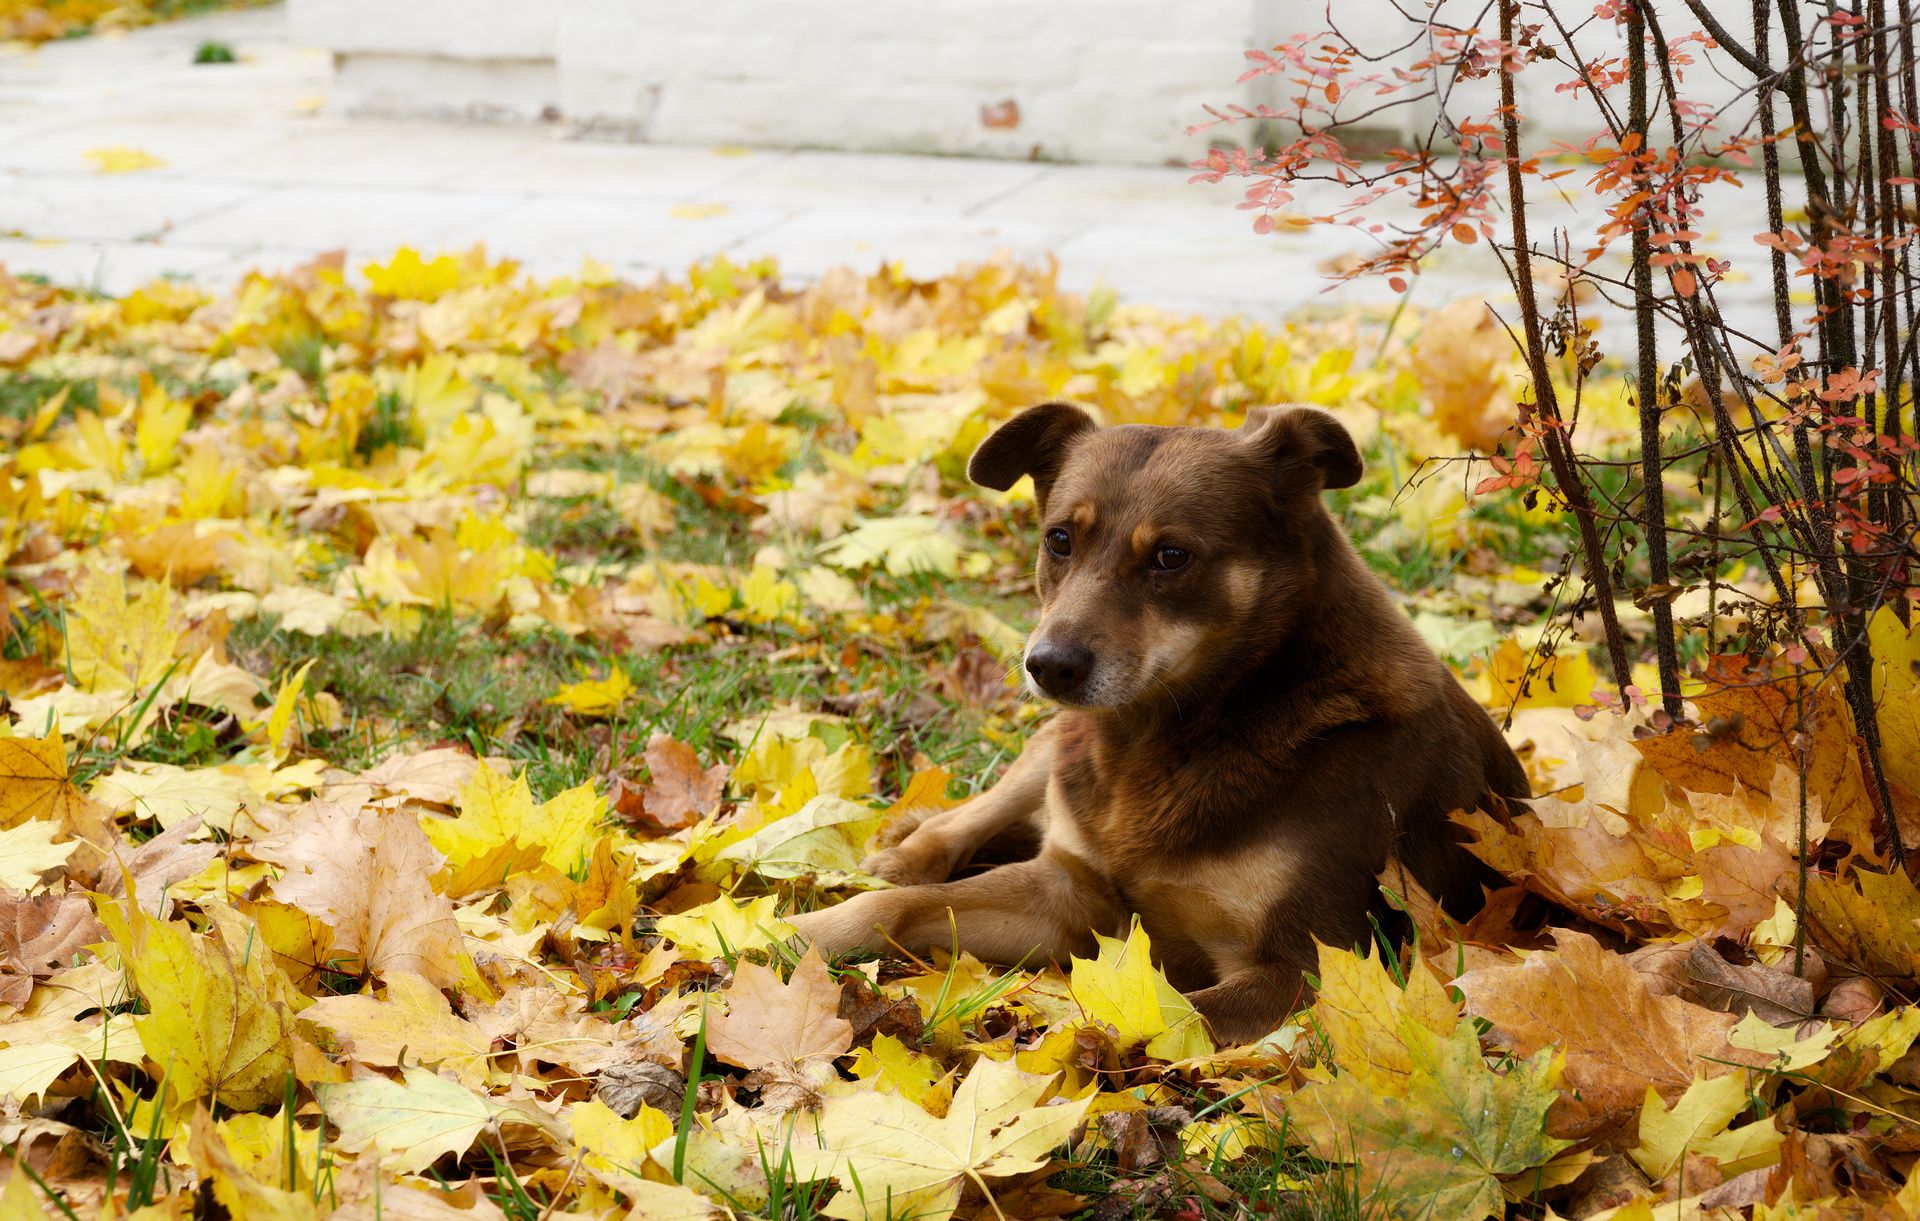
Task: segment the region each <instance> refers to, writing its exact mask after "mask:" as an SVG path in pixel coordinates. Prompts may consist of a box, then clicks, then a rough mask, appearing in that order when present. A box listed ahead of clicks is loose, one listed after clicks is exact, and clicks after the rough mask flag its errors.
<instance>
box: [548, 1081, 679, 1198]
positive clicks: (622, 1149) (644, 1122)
mask: <svg viewBox="0 0 1920 1221" xmlns="http://www.w3.org/2000/svg"><path fill="white" fill-rule="evenodd" d="M567 1128H568V1130H569V1131H570V1132H571V1133H572V1136H573V1144H574V1148H576V1149H577V1150H579V1152H580V1155H581V1157H582V1159H583V1161H584V1164H585V1165H586V1167H587V1169H588V1170H590V1171H592V1172H594V1173H595V1174H598V1175H600V1176H601V1177H603V1178H605V1179H608V1180H609V1181H611V1182H613V1183H614V1184H616V1185H618V1186H622V1187H624V1186H625V1185H627V1184H628V1183H630V1182H635V1181H644V1180H640V1179H639V1170H640V1167H641V1166H643V1165H644V1164H645V1163H646V1160H647V1151H648V1150H650V1149H652V1148H653V1147H654V1146H655V1145H657V1144H659V1143H660V1142H661V1141H664V1140H667V1139H668V1138H670V1137H671V1136H672V1135H673V1120H671V1119H668V1118H667V1117H666V1115H664V1114H662V1113H661V1112H660V1111H657V1110H655V1109H654V1108H653V1107H650V1106H648V1105H646V1104H645V1103H641V1104H640V1109H639V1111H637V1112H635V1114H634V1115H633V1117H632V1118H631V1119H622V1118H620V1116H619V1115H617V1114H615V1113H614V1111H613V1109H612V1108H611V1107H609V1106H607V1104H606V1103H604V1102H601V1101H600V1100H599V1099H597V1098H595V1099H589V1100H588V1101H586V1102H576V1103H574V1104H573V1106H571V1107H570V1108H568V1110H567Z"/></svg>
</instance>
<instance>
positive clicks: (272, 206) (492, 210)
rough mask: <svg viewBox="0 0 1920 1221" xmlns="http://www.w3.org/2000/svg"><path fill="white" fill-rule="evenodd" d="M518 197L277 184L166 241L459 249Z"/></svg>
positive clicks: (230, 246)
mask: <svg viewBox="0 0 1920 1221" xmlns="http://www.w3.org/2000/svg"><path fill="white" fill-rule="evenodd" d="M518 202H520V201H519V200H518V199H517V198H516V197H515V196H511V195H490V194H481V193H454V192H446V191H427V190H417V189H416V190H404V189H379V188H373V187H318V186H284V187H276V188H273V189H271V190H265V191H261V192H259V193H257V194H254V195H250V196H248V197H247V198H246V199H245V200H243V201H242V202H240V203H237V204H235V205H234V206H232V207H230V208H228V209H226V210H224V211H222V212H220V213H218V214H217V215H214V216H211V217H207V218H204V219H201V220H195V221H189V222H187V223H185V224H183V225H180V226H178V227H176V228H175V229H174V230H173V231H172V232H171V233H170V234H169V235H168V240H169V241H177V242H180V243H182V244H185V245H209V246H217V247H220V248H222V249H227V250H233V251H237V252H240V253H246V252H249V251H267V250H304V251H315V252H317V251H321V250H331V249H334V248H337V247H347V248H350V249H354V250H364V251H367V252H368V253H372V252H375V251H390V250H392V249H394V248H395V247H398V246H408V245H411V246H419V247H423V248H425V249H428V250H432V249H438V248H449V249H451V248H464V247H466V246H469V245H471V244H473V243H474V242H476V241H480V240H482V239H483V238H484V237H485V236H486V229H485V226H484V225H483V224H482V223H481V222H483V221H485V220H486V219H487V218H489V217H493V216H497V215H499V214H500V213H502V212H505V211H506V210H507V209H508V208H510V207H512V206H513V205H514V204H516V203H518Z"/></svg>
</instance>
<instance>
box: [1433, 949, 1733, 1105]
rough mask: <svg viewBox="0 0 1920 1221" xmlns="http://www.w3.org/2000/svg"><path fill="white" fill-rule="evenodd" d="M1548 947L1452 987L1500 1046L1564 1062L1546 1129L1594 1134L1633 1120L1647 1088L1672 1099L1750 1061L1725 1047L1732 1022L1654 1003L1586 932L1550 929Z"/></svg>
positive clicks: (1672, 1003) (1673, 1001)
mask: <svg viewBox="0 0 1920 1221" xmlns="http://www.w3.org/2000/svg"><path fill="white" fill-rule="evenodd" d="M1554 943H1555V946H1556V948H1555V949H1553V950H1549V951H1540V952H1536V953H1533V954H1530V955H1528V956H1527V958H1526V959H1525V960H1524V961H1522V962H1517V963H1514V964H1512V965H1510V966H1494V967H1482V968H1479V969H1477V970H1473V971H1469V972H1467V973H1466V974H1465V975H1462V976H1461V977H1460V978H1459V979H1457V980H1455V981H1454V986H1455V987H1457V988H1459V989H1460V990H1461V991H1462V992H1463V993H1465V994H1466V998H1467V1012H1469V1013H1471V1014H1474V1015H1475V1016H1477V1017H1481V1018H1485V1019H1486V1020H1487V1021H1489V1022H1491V1023H1492V1024H1493V1028H1494V1031H1495V1033H1496V1035H1497V1037H1498V1038H1499V1039H1500V1040H1501V1045H1502V1046H1504V1047H1508V1048H1511V1049H1512V1050H1513V1052H1514V1053H1515V1054H1516V1055H1520V1056H1531V1055H1533V1054H1534V1053H1536V1052H1538V1051H1540V1050H1541V1049H1543V1048H1553V1049H1554V1050H1555V1051H1557V1052H1558V1054H1559V1055H1561V1056H1563V1057H1565V1063H1566V1069H1565V1071H1566V1086H1567V1089H1568V1093H1567V1094H1566V1095H1564V1096H1563V1097H1562V1099H1561V1102H1560V1103H1559V1104H1557V1105H1556V1107H1555V1112H1554V1122H1553V1123H1552V1125H1551V1126H1550V1128H1549V1130H1550V1131H1553V1132H1555V1133H1556V1134H1559V1135H1578V1134H1585V1133H1590V1132H1595V1131H1599V1130H1601V1129H1603V1128H1606V1127H1609V1126H1611V1125H1615V1124H1618V1123H1619V1122H1621V1121H1622V1120H1624V1119H1625V1118H1626V1117H1627V1116H1629V1115H1631V1114H1632V1113H1633V1112H1634V1111H1635V1110H1636V1109H1637V1108H1638V1107H1639V1106H1640V1103H1641V1100H1642V1097H1643V1096H1644V1093H1645V1091H1646V1088H1647V1087H1648V1086H1649V1085H1651V1086H1653V1087H1655V1088H1656V1089H1657V1090H1658V1091H1659V1092H1660V1093H1661V1095H1662V1096H1663V1097H1674V1096H1677V1095H1679V1094H1680V1093H1682V1092H1683V1091H1685V1090H1686V1088H1687V1087H1688V1085H1690V1084H1691V1083H1692V1081H1693V1079H1694V1078H1695V1077H1696V1076H1708V1077H1713V1076H1719V1075H1720V1074H1722V1073H1727V1072H1731V1071H1732V1070H1733V1069H1734V1068H1735V1067H1737V1066H1738V1065H1740V1064H1753V1063H1757V1062H1758V1059H1757V1058H1756V1056H1755V1055H1754V1053H1751V1052H1743V1051H1741V1050H1740V1049H1738V1048H1735V1047H1733V1046H1732V1045H1730V1044H1729V1043H1728V1042H1727V1034H1728V1032H1729V1031H1731V1030H1732V1029H1733V1026H1734V1022H1735V1018H1734V1017H1733V1015H1731V1014H1726V1013H1715V1012H1713V1011H1712V1010H1710V1009H1704V1008H1702V1007H1700V1006H1699V1005H1695V1004H1692V1003H1690V1002H1687V1001H1684V1000H1681V999H1680V998H1678V997H1674V996H1654V995H1652V994H1651V993H1649V992H1648V991H1647V986H1646V984H1644V983H1643V982H1641V980H1640V977H1639V976H1638V975H1636V974H1635V973H1634V971H1633V969H1632V968H1631V967H1629V966H1628V965H1627V964H1626V960H1625V959H1624V958H1622V957H1620V956H1619V955H1616V954H1611V953H1608V952H1607V951H1606V950H1605V949H1603V948H1602V947H1601V945H1600V943H1599V942H1598V941H1595V940H1594V939H1593V938H1592V937H1590V936H1588V935H1586V934H1585V933H1580V932H1576V931H1574V930H1572V929H1555V930H1554Z"/></svg>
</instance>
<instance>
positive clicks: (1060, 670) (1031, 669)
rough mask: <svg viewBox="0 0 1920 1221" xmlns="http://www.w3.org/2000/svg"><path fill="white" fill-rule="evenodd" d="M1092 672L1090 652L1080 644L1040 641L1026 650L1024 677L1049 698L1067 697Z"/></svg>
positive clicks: (1091, 654) (1091, 655) (1091, 652)
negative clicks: (1025, 671)
mask: <svg viewBox="0 0 1920 1221" xmlns="http://www.w3.org/2000/svg"><path fill="white" fill-rule="evenodd" d="M1092 671H1093V650H1092V649H1090V648H1088V647H1087V646H1086V645H1084V644H1053V643H1051V642H1049V641H1042V642H1041V643H1039V644H1036V645H1034V646H1033V647H1032V648H1030V649H1028V650H1027V673H1029V674H1031V675H1033V681H1034V682H1036V683H1038V684H1039V685H1040V689H1041V690H1042V691H1044V692H1046V693H1047V694H1048V695H1052V696H1056V697H1057V696H1062V695H1067V694H1069V693H1071V692H1072V691H1073V690H1074V689H1075V688H1076V687H1078V686H1079V685H1080V684H1081V683H1083V682H1085V681H1086V680H1087V675H1088V674H1090V673H1092Z"/></svg>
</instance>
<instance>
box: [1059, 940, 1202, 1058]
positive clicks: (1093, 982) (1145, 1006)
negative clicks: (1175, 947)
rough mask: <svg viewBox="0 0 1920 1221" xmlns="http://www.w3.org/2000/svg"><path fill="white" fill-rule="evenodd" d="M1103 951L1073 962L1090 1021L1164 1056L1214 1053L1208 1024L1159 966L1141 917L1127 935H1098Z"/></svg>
mask: <svg viewBox="0 0 1920 1221" xmlns="http://www.w3.org/2000/svg"><path fill="white" fill-rule="evenodd" d="M1094 940H1095V941H1096V942H1098V944H1099V947H1100V948H1099V953H1098V955H1097V956H1096V957H1093V958H1075V959H1074V960H1073V970H1072V981H1073V997H1074V999H1075V1000H1077V1001H1079V1002H1080V1004H1081V1005H1082V1006H1083V1007H1084V1008H1085V1009H1086V1012H1087V1018H1088V1019H1089V1020H1090V1021H1095V1022H1105V1023H1106V1024H1107V1025H1109V1026H1112V1027H1113V1028H1114V1030H1115V1031H1117V1032H1118V1035H1119V1041H1120V1043H1121V1045H1122V1046H1131V1045H1132V1044H1135V1043H1145V1044H1146V1047H1147V1053H1148V1054H1149V1055H1153V1056H1157V1057H1159V1058H1160V1059H1162V1060H1186V1059H1191V1058H1193V1057H1195V1056H1204V1055H1207V1054H1208V1053H1210V1052H1212V1051H1213V1040H1212V1039H1211V1038H1209V1037H1208V1036H1207V1028H1206V1023H1204V1022H1202V1021H1201V1020H1200V1014H1199V1012H1198V1011H1197V1010H1195V1009H1194V1007H1193V1002H1191V1001H1189V1000H1188V999H1187V998H1186V997H1184V996H1182V995H1180V993H1179V992H1178V991H1176V990H1175V989H1174V987H1173V985H1172V984H1170V983H1168V982H1167V978H1166V976H1164V975H1162V974H1161V973H1160V972H1159V970H1157V969H1156V968H1155V967H1154V965H1153V947H1152V943H1151V942H1150V941H1149V940H1148V938H1147V931H1146V929H1144V928H1142V927H1141V925H1140V921H1139V918H1138V917H1136V918H1135V919H1134V921H1133V924H1132V926H1131V927H1130V928H1129V929H1128V930H1127V939H1126V940H1125V941H1119V940H1117V939H1115V938H1112V937H1102V936H1098V935H1096V936H1095V938H1094Z"/></svg>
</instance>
